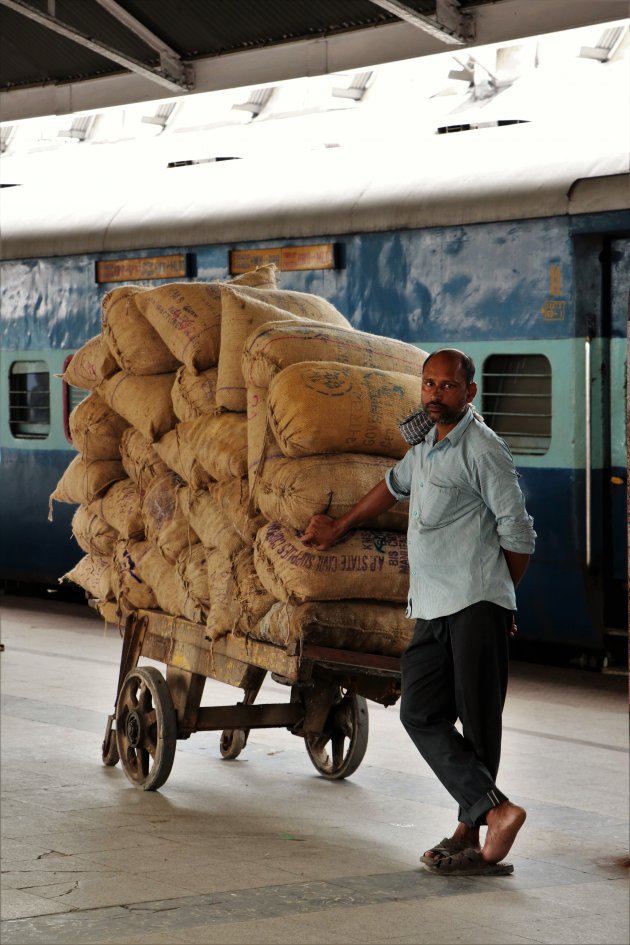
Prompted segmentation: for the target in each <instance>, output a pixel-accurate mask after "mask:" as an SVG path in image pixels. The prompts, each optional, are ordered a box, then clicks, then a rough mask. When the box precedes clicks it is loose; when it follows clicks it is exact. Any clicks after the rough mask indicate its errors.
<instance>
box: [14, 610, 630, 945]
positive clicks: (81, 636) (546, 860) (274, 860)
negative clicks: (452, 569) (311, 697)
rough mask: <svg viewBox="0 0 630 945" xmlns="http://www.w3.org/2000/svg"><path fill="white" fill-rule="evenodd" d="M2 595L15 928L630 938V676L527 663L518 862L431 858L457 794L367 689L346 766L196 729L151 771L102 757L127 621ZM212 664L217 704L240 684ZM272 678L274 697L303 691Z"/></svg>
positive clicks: (139, 933)
mask: <svg viewBox="0 0 630 945" xmlns="http://www.w3.org/2000/svg"><path fill="white" fill-rule="evenodd" d="M0 601H1V603H2V640H3V642H4V644H5V650H4V652H2V654H1V657H0V660H1V667H2V732H1V734H2V791H3V794H2V807H1V815H2V847H1V853H2V896H1V904H2V918H3V923H2V926H3V927H2V935H1V938H2V942H3V943H4V945H30V943H45V945H74V943H103V945H109V943H112V945H114V943H121V945H131V943H150V945H160V943H169V945H171V943H198V945H201V943H221V945H223V943H248V945H249V943H255V945H258V943H260V945H263V943H291V945H293V943H300V945H308V943H335V945H336V943H344V945H345V943H348V945H351V943H362V945H371V943H375V945H376V943H383V945H385V943H388V945H389V943H392V945H393V943H400V945H403V943H409V945H411V943H414V945H416V943H425V942H426V943H432V945H440V943H475V945H478V943H501V945H508V943H529V942H549V943H581V942H584V943H587V942H588V943H600V942H601V943H611V945H612V943H628V940H629V928H628V904H629V903H628V886H627V874H626V869H625V867H626V863H627V860H626V858H627V852H628V758H627V733H626V725H627V691H626V680H624V679H619V678H614V677H613V678H611V677H603V676H600V675H597V674H593V673H586V672H583V671H579V670H569V669H567V670H557V669H553V668H550V667H541V666H534V665H531V664H525V663H517V662H515V663H513V664H512V675H511V684H510V690H509V694H508V702H507V706H506V711H505V737H504V754H503V762H502V773H501V776H500V778H499V784H500V786H501V788H502V790H503V791H504V792H505V793H507V794H509V795H510V797H511V798H512V799H513V800H515V801H516V802H518V803H520V804H522V805H523V806H525V807H526V808H527V810H528V814H529V816H528V820H527V822H526V824H525V827H524V828H523V830H522V832H521V834H520V836H519V838H518V840H517V844H516V845H515V847H514V849H513V852H512V854H511V855H510V859H511V860H512V862H513V863H514V866H515V872H514V874H513V875H512V876H508V877H476V878H463V877H460V878H454V877H450V878H443V877H438V876H434V875H431V874H430V873H428V872H427V871H425V870H424V869H423V868H422V867H421V866H420V865H419V862H418V854H419V851H421V850H422V849H423V848H426V847H427V846H430V845H431V844H432V843H434V842H436V841H437V840H439V839H440V838H441V837H443V836H444V835H446V834H448V833H450V832H451V830H452V828H453V826H454V818H455V813H456V811H455V806H454V804H453V802H452V800H451V799H450V797H449V796H448V795H447V794H446V792H445V791H444V789H443V788H442V787H441V785H440V784H439V783H438V782H437V781H436V779H435V778H434V776H433V775H432V773H431V772H430V771H429V770H428V768H427V767H426V766H425V764H424V762H423V761H422V760H421V759H420V758H419V757H418V756H417V754H416V753H415V749H414V748H413V746H412V744H411V742H410V741H409V740H408V738H407V736H406V734H405V733H404V731H403V729H402V726H401V725H400V722H399V720H398V713H397V708H396V707H391V708H389V709H385V708H383V707H381V706H378V705H376V704H375V703H370V742H369V745H368V750H367V754H366V756H365V759H364V761H363V763H362V765H361V767H360V768H359V769H358V771H357V772H356V773H355V774H354V775H353V776H352V778H349V779H348V780H346V781H342V782H328V781H326V780H324V779H322V778H320V777H319V776H318V775H317V772H316V771H315V769H314V768H313V767H312V765H311V763H310V761H309V759H308V756H307V754H306V751H305V749H304V745H303V742H302V740H301V739H298V738H297V737H295V736H293V735H291V734H290V733H289V732H287V731H286V730H282V729H274V730H265V731H260V730H259V731H254V732H252V733H251V735H250V739H249V742H248V745H247V747H246V748H245V750H244V752H243V754H242V755H241V756H240V758H239V759H238V760H236V761H224V760H223V759H221V757H220V755H219V751H218V734H217V733H199V734H196V735H193V736H192V737H191V738H190V739H189V740H188V741H181V742H179V743H178V750H177V753H176V757H175V764H174V766H173V771H172V773H171V776H170V778H169V779H168V781H167V782H166V784H165V785H164V787H163V788H162V789H161V791H159V792H155V793H151V792H142V791H139V790H137V789H136V788H134V787H133V786H132V785H131V784H130V783H129V782H128V781H127V779H126V777H125V775H124V774H123V772H122V770H121V768H120V765H119V766H117V767H116V768H106V767H104V766H103V765H102V764H101V758H100V748H101V741H102V736H103V731H104V727H105V720H106V716H107V714H108V713H109V712H110V711H111V710H112V703H113V699H114V695H115V686H116V681H117V676H118V665H119V657H120V649H121V640H120V637H119V635H118V632H117V631H116V629H115V628H111V627H110V628H109V629H108V630H107V632H105V629H104V624H103V622H102V620H101V619H100V618H99V617H98V616H97V615H96V614H94V613H92V612H91V611H88V610H87V609H86V608H82V607H80V606H75V605H70V604H61V603H53V602H52V601H50V602H49V601H35V600H25V599H16V598H9V597H5V598H2V599H0ZM240 698H241V691H240V690H238V689H233V688H231V687H228V686H224V685H222V684H219V683H215V682H214V681H208V682H207V684H206V690H205V695H204V700H203V704H208V705H211V704H215V705H221V704H230V703H234V702H237V701H239V700H240ZM287 698H288V690H287V689H286V688H284V687H282V686H280V685H277V684H276V683H274V682H272V681H271V682H269V684H265V686H264V689H263V693H262V694H261V697H260V700H259V701H268V702H285V701H286V700H287Z"/></svg>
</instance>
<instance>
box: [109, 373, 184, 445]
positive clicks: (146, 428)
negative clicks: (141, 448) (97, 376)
mask: <svg viewBox="0 0 630 945" xmlns="http://www.w3.org/2000/svg"><path fill="white" fill-rule="evenodd" d="M173 378H174V375H173V374H155V375H153V376H146V377H134V376H133V375H132V374H127V373H126V372H125V371H119V372H118V373H117V374H114V376H113V377H110V378H108V379H107V380H106V381H103V383H102V384H99V386H98V393H99V394H100V395H101V397H102V398H103V400H106V401H107V403H108V404H109V406H110V407H111V408H112V410H115V411H116V413H118V414H120V416H121V417H124V418H125V420H127V421H128V422H129V423H130V424H131V425H132V426H133V427H135V428H136V430H140V432H141V433H142V435H143V436H144V437H145V438H146V439H147V440H149V442H151V443H153V442H154V441H155V440H160V439H161V438H162V437H163V436H164V434H165V433H168V431H169V430H172V429H173V427H174V426H175V424H176V423H177V417H176V416H175V414H174V413H173V402H172V400H171V389H172V387H173Z"/></svg>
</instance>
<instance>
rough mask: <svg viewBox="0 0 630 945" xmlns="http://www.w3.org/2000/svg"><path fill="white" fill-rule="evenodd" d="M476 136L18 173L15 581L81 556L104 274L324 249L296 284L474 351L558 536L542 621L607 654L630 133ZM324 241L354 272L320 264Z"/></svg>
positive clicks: (145, 276)
mask: <svg viewBox="0 0 630 945" xmlns="http://www.w3.org/2000/svg"><path fill="white" fill-rule="evenodd" d="M468 137H469V140H467V141H466V149H465V151H463V150H462V144H461V138H462V136H461V135H445V136H435V138H434V140H432V141H430V142H428V144H427V147H426V149H424V150H423V152H422V154H415V153H407V154H401V155H398V156H397V160H396V163H395V164H393V163H387V162H384V161H383V158H382V156H379V155H369V154H365V153H363V154H359V153H353V152H347V151H341V150H338V151H334V150H331V151H330V152H325V153H323V154H318V155H316V156H312V155H311V156H309V155H306V156H305V157H304V159H303V160H300V161H299V162H297V161H295V160H287V161H284V162H283V161H280V160H276V161H274V162H271V163H269V164H267V165H265V166H261V165H256V164H254V163H253V162H252V161H248V160H235V161H224V162H215V163H204V164H200V165H196V166H195V165H192V166H181V167H170V168H164V167H162V168H160V169H156V170H151V169H149V168H144V169H143V172H142V173H139V174H130V176H129V179H127V180H126V181H124V182H123V181H120V180H116V181H107V180H102V181H100V182H99V183H98V185H97V184H96V182H94V181H89V180H88V181H80V182H77V183H76V185H75V186H74V187H73V189H72V192H71V193H65V192H63V190H62V189H58V190H55V189H54V188H43V187H42V188H28V187H24V188H21V187H13V188H10V189H8V190H6V191H5V192H4V194H3V196H4V200H3V221H4V224H3V229H4V237H3V249H2V350H1V354H0V394H1V407H0V447H1V462H0V495H1V497H2V498H1V502H2V507H1V510H0V511H1V514H2V533H3V538H2V545H1V548H0V575H1V576H2V578H4V579H5V580H7V579H8V580H40V581H44V582H53V581H55V580H56V579H57V577H58V576H59V575H61V574H63V573H64V571H66V570H67V569H68V568H69V567H70V566H72V564H73V563H74V562H75V561H76V560H77V558H78V557H79V556H80V554H81V552H80V551H79V549H78V548H77V546H76V545H75V544H74V541H73V539H72V538H71V534H70V517H71V513H72V509H67V508H65V507H61V506H57V507H56V510H55V517H54V522H53V523H49V522H48V521H47V515H48V496H49V494H50V493H51V492H52V490H53V489H54V486H55V484H56V482H57V480H58V479H59V477H60V475H61V473H62V472H63V470H64V469H65V467H66V465H67V464H68V461H69V460H70V458H71V456H72V446H71V444H70V442H69V438H68V430H67V416H68V412H69V410H70V409H71V407H72V404H73V402H74V400H73V399H76V397H77V396H80V392H76V391H73V390H71V389H68V388H67V387H66V386H64V385H63V383H62V382H61V381H60V380H59V379H58V378H56V377H55V375H57V374H60V373H61V371H62V370H63V367H64V363H65V361H66V359H67V358H68V357H69V356H70V355H71V354H72V353H73V352H74V351H75V350H76V349H77V348H78V347H79V346H80V345H82V344H83V343H84V342H85V341H86V340H87V339H88V338H90V337H91V336H93V335H94V334H96V333H97V332H98V330H99V327H100V301H101V298H102V296H103V295H104V293H105V292H107V291H108V290H109V289H111V288H112V287H113V284H114V283H111V282H107V281H103V279H107V278H119V276H118V275H116V273H121V272H122V273H123V274H124V273H125V272H126V273H127V274H129V273H130V272H131V273H136V280H137V281H138V283H139V284H143V285H155V284H156V283H155V281H152V277H154V276H157V277H158V279H159V280H160V281H166V278H165V276H164V272H165V270H164V269H163V268H160V267H162V266H163V265H169V260H172V259H173V258H175V257H181V258H183V259H184V260H185V263H183V264H184V265H185V266H186V267H187V268H186V273H187V275H182V274H181V273H180V274H178V275H177V276H175V277H174V278H175V279H176V281H183V279H185V278H193V279H198V280H202V281H209V280H214V279H224V278H227V277H228V276H229V272H230V258H232V259H234V258H235V257H230V253H231V252H233V251H234V250H242V251H243V250H244V251H248V257H247V258H248V259H249V260H250V261H256V260H259V261H260V260H264V259H268V258H269V254H270V253H271V254H272V255H273V254H274V253H275V255H276V256H277V258H278V259H280V256H281V250H282V249H283V248H286V247H301V249H300V252H299V253H298V257H300V258H302V260H306V263H304V265H305V266H307V267H308V268H304V269H301V270H300V269H295V268H290V269H289V270H288V271H284V272H281V274H280V282H281V285H282V286H283V287H284V288H289V289H299V290H303V291H310V292H315V293H317V294H320V295H323V296H325V297H326V298H328V299H330V300H331V301H332V302H333V303H334V304H335V305H336V306H337V307H338V308H339V309H340V311H342V312H344V314H346V315H347V316H348V317H349V318H350V319H351V320H352V323H353V325H354V326H355V327H356V328H359V329H362V330H364V331H368V332H374V333H376V334H383V335H389V336H393V337H396V338H400V339H402V340H405V341H409V342H412V343H415V344H418V345H420V346H421V347H423V348H425V349H428V350H433V349H435V348H437V347H442V346H445V345H448V346H455V347H459V348H463V349H464V350H466V351H467V352H468V353H469V354H470V355H471V356H472V357H473V358H474V360H475V362H476V365H477V381H478V385H479V394H478V399H477V406H478V408H479V409H480V411H481V412H482V413H483V415H484V416H485V418H486V421H487V422H488V423H489V424H490V425H491V426H492V427H493V428H494V429H495V430H496V431H497V432H498V433H499V434H500V435H501V436H503V437H504V438H505V439H506V441H507V442H508V443H509V445H510V447H511V449H512V452H513V454H514V457H515V461H516V464H517V466H518V469H519V471H520V474H521V476H522V486H523V490H524V493H525V495H526V499H527V505H528V508H529V510H530V512H531V513H532V515H533V516H534V519H535V527H536V530H537V532H538V536H539V538H538V545H537V550H536V554H535V557H534V558H533V560H532V563H531V565H530V568H529V571H528V573H527V575H526V577H525V579H524V581H523V584H522V586H521V589H520V591H519V608H520V614H519V626H520V627H521V634H522V636H523V638H524V639H526V640H530V641H545V642H550V643H556V644H570V645H572V646H577V647H580V648H583V649H584V651H586V652H591V653H595V654H600V655H603V654H605V653H606V651H607V648H608V646H609V642H610V634H611V633H623V632H624V628H625V626H626V602H627V566H626V565H627V550H626V516H625V497H626V478H627V472H626V411H625V402H626V399H625V387H626V353H625V340H624V339H625V335H626V320H627V311H628V298H629V293H630V209H629V207H630V178H629V174H628V156H627V148H624V147H620V148H616V147H609V148H608V149H602V144H601V142H593V144H592V146H591V147H590V148H589V147H588V146H585V145H584V143H583V142H582V144H581V147H580V148H576V147H575V145H574V143H573V144H572V143H571V142H569V141H565V142H563V141H561V140H560V139H558V140H556V141H555V142H553V143H551V145H550V143H549V142H547V144H548V145H550V146H549V147H547V148H541V146H540V144H541V143H540V140H539V139H537V138H535V137H534V136H533V133H532V130H531V128H529V127H528V126H527V125H525V124H522V125H517V126H514V127H511V128H500V129H498V128H497V129H487V130H485V131H483V132H481V133H478V134H477V136H476V137H475V136H473V135H470V136H468ZM321 245H324V246H326V247H327V248H329V249H330V251H331V253H332V258H333V259H334V262H333V264H332V266H331V268H317V266H318V265H320V264H318V263H317V262H314V263H313V262H312V260H313V259H316V257H317V254H316V253H315V254H314V253H313V251H312V249H311V248H312V247H314V246H321ZM293 256H295V254H293ZM181 258H180V263H181ZM309 259H311V262H310V263H309V262H308V260H309ZM143 260H144V268H143V265H142V261H143ZM125 261H126V262H127V264H128V266H127V268H125ZM139 261H140V262H139ZM105 262H109V263H110V264H111V265H110V266H109V267H104V268H103V267H101V269H100V270H97V265H96V264H97V263H105ZM321 265H323V264H321ZM129 266H130V267H131V268H129ZM134 267H135V268H134ZM147 267H148V268H147ZM151 267H153V268H151ZM311 267H313V268H311ZM166 271H168V270H166ZM99 272H100V273H101V274H100V276H99V275H98V273H99ZM103 273H105V275H103ZM107 273H109V276H108V275H107ZM126 281H134V279H133V278H129V277H127V279H126Z"/></svg>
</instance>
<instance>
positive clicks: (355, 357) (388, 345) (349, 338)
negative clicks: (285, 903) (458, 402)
mask: <svg viewBox="0 0 630 945" xmlns="http://www.w3.org/2000/svg"><path fill="white" fill-rule="evenodd" d="M425 358H426V352H425V351H422V350H421V349H420V348H415V347H414V346H413V345H409V344H406V343H405V342H403V341H396V340H394V339H393V338H381V337H379V336H378V335H371V334H368V333H367V332H362V331H354V330H352V329H348V328H341V327H338V326H335V325H313V324H304V323H289V322H277V323H274V322H271V323H267V324H266V325H263V326H262V327H261V328H259V329H258V330H257V331H254V332H253V333H252V334H251V335H250V337H249V338H248V339H247V342H246V344H245V348H244V351H243V356H242V358H241V367H242V370H243V375H244V377H245V381H246V383H247V469H248V475H249V483H250V492H251V493H252V498H253V500H254V502H256V500H257V497H256V495H255V492H256V485H255V482H256V472H257V469H258V466H259V464H260V463H261V461H264V458H265V457H266V458H273V457H274V456H278V455H281V453H282V451H281V450H280V447H279V446H278V445H277V442H276V440H275V438H274V437H273V435H272V434H271V432H270V431H269V429H268V425H267V389H268V387H269V384H270V383H271V381H272V380H273V378H274V377H275V375H276V374H278V373H279V372H280V371H282V370H283V369H284V368H286V367H288V366H289V365H291V364H296V363H298V362H300V361H319V360H322V361H335V362H339V363H343V364H354V365H357V366H361V367H375V368H378V369H380V370H385V371H399V372H400V373H401V374H411V375H413V376H414V377H419V376H420V373H421V371H422V365H423V363H424V359H425Z"/></svg>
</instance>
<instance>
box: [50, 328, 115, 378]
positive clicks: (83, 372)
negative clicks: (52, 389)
mask: <svg viewBox="0 0 630 945" xmlns="http://www.w3.org/2000/svg"><path fill="white" fill-rule="evenodd" d="M117 370H118V364H117V363H116V360H115V358H114V357H113V355H112V353H111V352H110V350H109V348H108V347H107V344H106V343H105V341H104V340H103V337H102V335H95V336H94V338H90V340H89V341H86V342H85V344H84V345H83V347H82V348H79V350H78V351H77V352H75V354H74V355H73V356H72V360H71V361H70V362H69V364H68V366H67V368H66V369H65V371H64V372H63V374H62V375H61V378H62V380H64V381H65V382H66V384H70V386H71V387H79V388H81V389H82V390H94V388H95V387H98V385H99V384H100V383H101V381H104V380H105V378H106V377H111V375H112V374H115V373H116V371H117Z"/></svg>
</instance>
